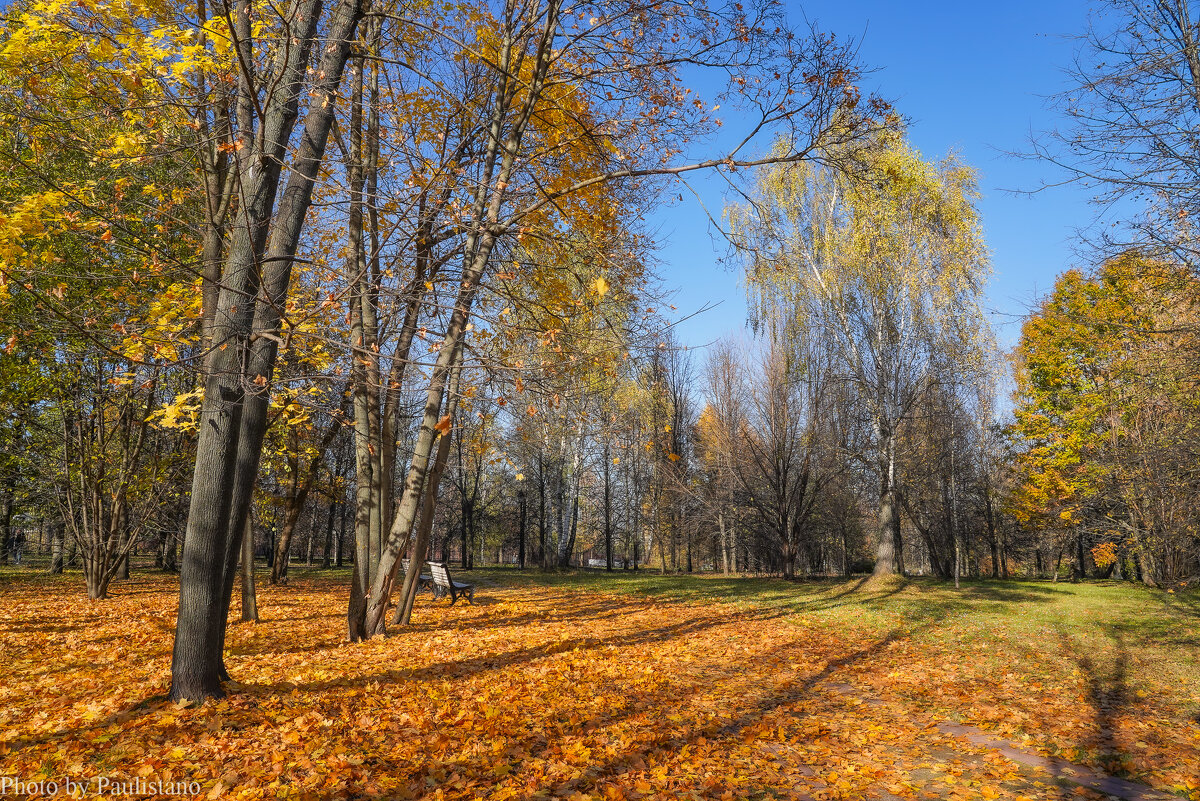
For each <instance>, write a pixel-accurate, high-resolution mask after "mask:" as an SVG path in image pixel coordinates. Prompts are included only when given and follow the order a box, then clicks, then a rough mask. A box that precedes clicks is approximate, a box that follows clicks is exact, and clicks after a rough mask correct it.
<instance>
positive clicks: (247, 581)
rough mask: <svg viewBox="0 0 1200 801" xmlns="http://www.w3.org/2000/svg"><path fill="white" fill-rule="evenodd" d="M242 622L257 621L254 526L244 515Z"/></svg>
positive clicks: (248, 517)
mask: <svg viewBox="0 0 1200 801" xmlns="http://www.w3.org/2000/svg"><path fill="white" fill-rule="evenodd" d="M241 563H242V622H243V623H257V622H258V595H257V594H256V593H255V592H254V528H253V527H252V526H251V524H250V516H249V515H247V516H246V532H245V534H243V535H242V555H241Z"/></svg>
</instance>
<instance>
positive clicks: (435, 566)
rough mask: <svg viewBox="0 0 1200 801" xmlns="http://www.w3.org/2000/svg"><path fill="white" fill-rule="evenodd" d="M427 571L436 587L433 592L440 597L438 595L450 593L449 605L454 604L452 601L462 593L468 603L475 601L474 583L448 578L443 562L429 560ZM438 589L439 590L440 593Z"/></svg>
mask: <svg viewBox="0 0 1200 801" xmlns="http://www.w3.org/2000/svg"><path fill="white" fill-rule="evenodd" d="M429 572H430V573H432V574H433V583H434V586H435V587H436V589H435V590H434V594H435V595H438V596H439V597H440V595H445V594H446V593H450V605H451V606H454V602H455V601H457V600H458V599H459V598H461V597H463V596H464V595H465V596H466V597H467V602H468V603H472V604H473V603H475V585H474V584H463V583H462V582H459V581H454V580H453V579H452V578H450V571H449V570H447V569H446V565H445V564H444V563H442V562H430V563H429ZM438 590H440V591H441V592H440V594H439V593H438Z"/></svg>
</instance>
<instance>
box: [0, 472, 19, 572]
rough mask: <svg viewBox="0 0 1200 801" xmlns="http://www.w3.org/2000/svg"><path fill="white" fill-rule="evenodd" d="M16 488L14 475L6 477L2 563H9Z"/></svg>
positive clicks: (1, 493) (1, 500)
mask: <svg viewBox="0 0 1200 801" xmlns="http://www.w3.org/2000/svg"><path fill="white" fill-rule="evenodd" d="M14 489H15V481H14V479H13V477H12V476H8V477H6V478H5V480H4V487H3V489H2V490H0V565H6V564H8V554H9V550H10V549H11V548H12V543H13V536H12V519H13V495H15V494H16V493H15V492H14Z"/></svg>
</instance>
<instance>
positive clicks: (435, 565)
mask: <svg viewBox="0 0 1200 801" xmlns="http://www.w3.org/2000/svg"><path fill="white" fill-rule="evenodd" d="M429 572H430V573H431V574H432V575H433V581H434V583H435V584H438V585H440V586H442V587H449V586H450V571H449V570H447V569H446V566H445V565H443V564H441V563H439V562H430V563H429Z"/></svg>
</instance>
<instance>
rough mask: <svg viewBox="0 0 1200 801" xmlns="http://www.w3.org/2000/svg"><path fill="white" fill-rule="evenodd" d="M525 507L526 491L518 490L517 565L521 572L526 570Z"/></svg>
mask: <svg viewBox="0 0 1200 801" xmlns="http://www.w3.org/2000/svg"><path fill="white" fill-rule="evenodd" d="M525 506H526V505H525V490H524V489H523V488H522V489H519V490H517V514H518V523H517V565H518V566H519V567H520V569H521V570H524V569H525V521H526V508H525Z"/></svg>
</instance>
